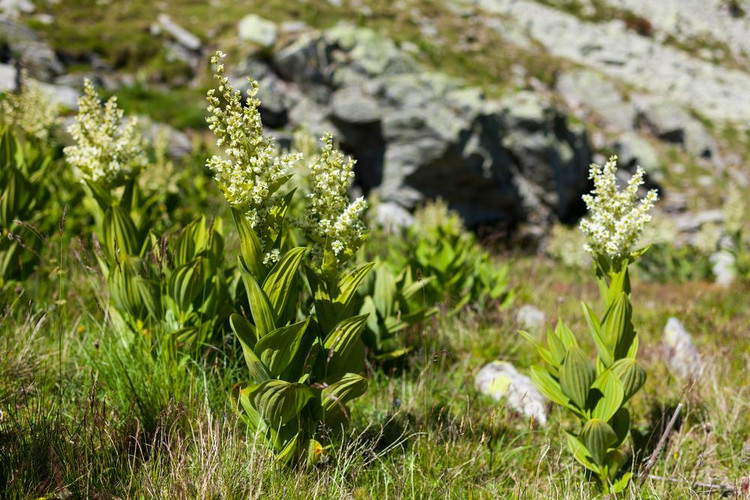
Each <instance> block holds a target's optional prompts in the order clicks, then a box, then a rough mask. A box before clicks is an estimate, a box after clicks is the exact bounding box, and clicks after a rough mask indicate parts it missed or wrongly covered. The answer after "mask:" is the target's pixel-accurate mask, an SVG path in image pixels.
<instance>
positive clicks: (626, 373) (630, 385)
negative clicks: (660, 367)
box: [612, 358, 646, 403]
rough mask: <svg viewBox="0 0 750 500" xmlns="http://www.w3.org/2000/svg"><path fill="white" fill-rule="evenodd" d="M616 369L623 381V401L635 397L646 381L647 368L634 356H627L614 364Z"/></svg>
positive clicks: (614, 369) (613, 368) (613, 369)
mask: <svg viewBox="0 0 750 500" xmlns="http://www.w3.org/2000/svg"><path fill="white" fill-rule="evenodd" d="M612 371H614V372H615V373H616V374H617V376H618V377H619V378H620V382H622V388H623V392H624V396H623V403H624V402H625V401H627V400H628V399H630V398H631V397H633V395H634V394H635V393H636V392H638V391H639V390H640V388H641V387H643V384H645V383H646V370H644V369H643V367H642V366H641V365H640V363H638V361H636V360H635V359H633V358H625V359H621V360H619V361H617V362H616V363H615V364H614V365H612Z"/></svg>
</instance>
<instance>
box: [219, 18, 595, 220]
mask: <svg viewBox="0 0 750 500" xmlns="http://www.w3.org/2000/svg"><path fill="white" fill-rule="evenodd" d="M283 38H284V39H286V40H287V42H286V45H284V46H282V47H280V48H279V49H278V50H277V51H276V52H275V53H274V54H271V55H270V57H269V62H268V63H267V62H265V61H260V60H257V59H251V60H249V61H248V62H247V63H246V64H245V65H244V67H243V66H242V65H241V66H240V67H239V68H238V69H239V70H240V71H239V72H238V73H235V74H232V75H230V79H231V80H232V81H233V82H240V81H241V80H240V76H241V74H242V75H249V76H252V77H253V78H255V79H257V80H258V81H259V83H260V86H261V93H260V94H259V98H260V100H261V114H262V115H263V119H264V121H265V122H266V124H267V125H268V126H271V127H275V128H287V129H293V128H295V127H298V126H304V127H305V128H307V129H308V130H309V131H310V132H311V133H312V134H314V135H316V136H320V134H322V133H323V132H325V131H330V132H332V133H334V135H335V136H336V139H337V140H338V141H339V142H340V144H341V147H342V149H344V150H345V151H346V152H347V153H349V154H352V155H353V156H354V157H355V158H356V159H357V165H356V167H355V172H356V174H357V182H358V184H359V185H360V186H361V188H363V189H364V190H365V192H369V191H376V192H377V193H378V195H379V197H380V199H381V200H382V201H383V202H384V203H394V204H396V205H398V206H400V207H402V208H405V209H408V210H411V209H414V208H415V207H417V206H418V205H420V204H422V203H424V202H425V200H427V199H431V198H436V197H441V198H443V199H445V200H446V201H447V202H448V204H449V205H450V206H451V208H453V209H455V210H457V211H458V212H459V213H460V214H461V215H462V216H463V217H464V219H465V220H466V222H467V224H468V225H470V226H477V225H482V224H495V223H502V224H507V225H513V224H516V223H518V222H521V221H531V222H534V223H539V224H543V225H545V224H548V223H550V222H552V221H554V220H555V219H561V218H562V219H566V218H569V217H570V216H571V214H575V213H577V211H579V210H580V195H581V194H582V193H584V192H585V191H587V190H588V188H589V186H588V182H589V181H588V165H589V163H590V161H591V151H590V148H589V145H588V137H587V133H586V130H585V129H584V128H583V127H581V126H579V125H573V124H572V123H571V121H570V120H568V119H567V117H566V115H565V114H564V113H562V112H561V111H560V110H559V109H557V108H556V107H555V106H554V105H553V104H552V101H551V100H550V99H549V98H542V97H539V96H538V95H536V94H533V93H527V92H520V93H516V94H513V95H511V96H509V97H507V98H505V99H502V100H491V99H487V98H486V97H485V96H484V95H483V93H482V92H481V91H480V90H479V89H477V88H472V87H469V86H466V85H465V84H464V83H463V82H462V81H461V80H459V79H455V78H450V77H448V76H446V75H444V74H442V73H438V72H432V71H426V70H424V69H422V68H420V66H419V64H418V63H417V62H416V61H415V60H414V58H413V57H412V56H411V55H410V54H409V53H408V52H407V51H406V50H403V49H402V48H401V47H399V45H398V44H397V43H395V42H394V41H393V40H390V39H388V38H385V37H383V36H381V35H378V34H377V33H375V32H374V31H372V30H369V29H364V28H358V27H355V26H352V25H348V24H342V25H338V26H336V27H334V28H332V29H329V30H326V31H323V32H317V31H310V30H306V31H300V32H292V33H289V34H286V33H285V36H284V37H283ZM241 88H243V89H246V86H245V87H241ZM264 88H265V89H267V90H266V91H267V92H268V94H266V95H263V93H264V90H263V89H264Z"/></svg>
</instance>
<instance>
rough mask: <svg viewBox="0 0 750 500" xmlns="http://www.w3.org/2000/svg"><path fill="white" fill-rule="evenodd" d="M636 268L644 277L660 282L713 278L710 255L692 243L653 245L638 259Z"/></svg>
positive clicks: (681, 281) (682, 281) (640, 275)
mask: <svg viewBox="0 0 750 500" xmlns="http://www.w3.org/2000/svg"><path fill="white" fill-rule="evenodd" d="M636 269H637V270H638V275H639V277H641V278H642V279H645V280H648V281H657V282H659V283H667V282H670V281H672V282H678V283H684V282H686V281H695V280H709V279H711V262H710V261H709V255H707V254H706V253H704V252H702V251H701V250H700V249H698V248H697V247H695V246H692V245H682V246H676V245H674V244H673V243H658V244H654V245H651V248H650V249H649V251H648V253H647V254H646V255H644V256H643V258H642V259H639V260H638V263H637V267H636Z"/></svg>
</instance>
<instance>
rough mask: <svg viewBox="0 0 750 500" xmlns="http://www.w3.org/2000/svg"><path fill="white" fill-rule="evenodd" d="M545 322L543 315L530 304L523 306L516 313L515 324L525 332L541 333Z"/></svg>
mask: <svg viewBox="0 0 750 500" xmlns="http://www.w3.org/2000/svg"><path fill="white" fill-rule="evenodd" d="M545 321H546V318H545V316H544V313H543V312H542V311H541V310H539V308H537V307H534V306H532V305H530V304H524V305H523V306H521V308H520V309H518V311H517V312H516V322H517V323H518V324H519V326H521V328H523V329H525V330H531V331H532V332H535V331H541V330H542V328H544V324H545Z"/></svg>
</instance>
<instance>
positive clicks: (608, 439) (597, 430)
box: [580, 418, 617, 467]
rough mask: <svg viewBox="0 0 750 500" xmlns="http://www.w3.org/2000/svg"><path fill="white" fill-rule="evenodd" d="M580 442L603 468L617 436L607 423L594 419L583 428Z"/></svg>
mask: <svg viewBox="0 0 750 500" xmlns="http://www.w3.org/2000/svg"><path fill="white" fill-rule="evenodd" d="M580 440H581V442H582V443H583V444H584V445H585V446H586V449H587V450H588V454H589V456H590V457H591V459H592V460H593V461H594V463H595V464H596V465H598V466H600V467H601V466H602V465H604V459H605V457H606V456H607V450H608V449H609V447H610V445H612V444H613V443H614V442H615V441H617V435H616V434H615V431H614V430H612V427H610V426H609V424H608V423H607V422H605V421H603V420H601V419H598V418H592V419H591V420H589V421H588V422H586V425H584V426H583V431H581V436H580Z"/></svg>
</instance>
